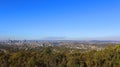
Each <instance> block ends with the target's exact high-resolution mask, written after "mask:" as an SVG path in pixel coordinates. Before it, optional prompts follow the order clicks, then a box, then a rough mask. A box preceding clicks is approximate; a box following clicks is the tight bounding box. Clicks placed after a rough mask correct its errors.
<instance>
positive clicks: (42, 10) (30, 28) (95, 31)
mask: <svg viewBox="0 0 120 67" xmlns="http://www.w3.org/2000/svg"><path fill="white" fill-rule="evenodd" d="M8 38H11V39H12V38H14V39H92V38H94V39H99V38H100V39H110V38H111V39H120V0H0V39H8Z"/></svg>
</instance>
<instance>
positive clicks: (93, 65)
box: [0, 45, 120, 67]
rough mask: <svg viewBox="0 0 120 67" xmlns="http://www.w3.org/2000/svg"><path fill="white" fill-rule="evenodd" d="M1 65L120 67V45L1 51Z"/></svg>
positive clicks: (6, 66)
mask: <svg viewBox="0 0 120 67" xmlns="http://www.w3.org/2000/svg"><path fill="white" fill-rule="evenodd" d="M0 67H120V45H116V46H114V47H111V46H108V47H107V48H106V49H104V50H101V51H96V50H91V51H86V52H80V51H70V50H69V51H68V50H60V49H58V50H55V49H52V47H46V48H44V49H43V50H42V51H39V50H17V51H10V50H7V51H2V50H1V51H0Z"/></svg>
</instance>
